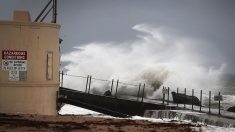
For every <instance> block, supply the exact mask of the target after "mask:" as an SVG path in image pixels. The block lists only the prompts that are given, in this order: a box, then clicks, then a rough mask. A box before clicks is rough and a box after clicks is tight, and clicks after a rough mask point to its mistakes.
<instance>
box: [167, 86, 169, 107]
mask: <svg viewBox="0 0 235 132" xmlns="http://www.w3.org/2000/svg"><path fill="white" fill-rule="evenodd" d="M169 98H170V87H168V89H167V105H169V101H170V99H169Z"/></svg>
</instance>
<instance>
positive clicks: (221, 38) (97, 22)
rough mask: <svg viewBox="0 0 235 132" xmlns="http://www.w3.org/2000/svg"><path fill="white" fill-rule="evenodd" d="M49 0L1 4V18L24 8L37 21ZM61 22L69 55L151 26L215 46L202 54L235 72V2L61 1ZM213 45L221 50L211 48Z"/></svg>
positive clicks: (7, 0) (8, 0)
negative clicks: (77, 48)
mask: <svg viewBox="0 0 235 132" xmlns="http://www.w3.org/2000/svg"><path fill="white" fill-rule="evenodd" d="M47 1H48V0H1V1H0V19H2V20H10V19H11V17H12V12H13V10H14V9H18V10H20V9H24V10H29V11H30V12H31V16H32V19H33V20H34V19H35V18H36V16H37V14H38V13H39V12H40V11H41V10H42V8H43V7H44V5H45V4H46V3H47ZM58 23H59V24H61V25H62V28H61V32H60V34H61V38H62V39H63V40H64V41H63V46H62V52H63V53H65V52H69V51H71V50H73V49H72V47H74V46H76V45H82V44H86V43H90V42H93V41H96V42H97V41H100V42H107V41H121V42H123V41H128V40H134V39H136V31H134V30H132V27H133V26H134V25H136V24H141V23H148V24H152V25H156V26H163V27H167V28H170V29H174V31H176V33H177V34H178V35H180V36H186V37H193V38H198V39H201V40H205V41H208V42H210V43H212V44H213V45H205V47H206V48H203V47H202V48H201V49H200V50H202V51H203V50H205V51H203V53H204V54H206V55H208V56H210V55H211V53H213V54H212V57H216V56H213V55H214V54H216V53H215V52H218V54H220V55H222V56H223V57H220V56H217V57H218V58H220V59H221V58H223V59H225V60H226V62H227V63H228V71H229V72H233V73H235V72H234V71H235V59H234V56H235V52H234V49H235V44H234V42H235V36H234V35H235V25H234V24H235V1H234V0H58ZM210 46H213V47H214V49H216V50H215V51H211V50H208V49H209V47H210Z"/></svg>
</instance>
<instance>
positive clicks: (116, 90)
mask: <svg viewBox="0 0 235 132" xmlns="http://www.w3.org/2000/svg"><path fill="white" fill-rule="evenodd" d="M118 83H119V79H118V80H117V85H116V92H115V98H117V92H118V91H117V89H118Z"/></svg>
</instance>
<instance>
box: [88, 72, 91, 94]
mask: <svg viewBox="0 0 235 132" xmlns="http://www.w3.org/2000/svg"><path fill="white" fill-rule="evenodd" d="M91 77H92V76H91V75H90V82H89V89H88V94H89V93H90V89H91Z"/></svg>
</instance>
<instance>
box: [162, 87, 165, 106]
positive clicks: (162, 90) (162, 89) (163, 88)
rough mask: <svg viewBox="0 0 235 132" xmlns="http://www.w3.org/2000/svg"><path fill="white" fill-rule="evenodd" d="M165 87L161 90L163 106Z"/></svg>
mask: <svg viewBox="0 0 235 132" xmlns="http://www.w3.org/2000/svg"><path fill="white" fill-rule="evenodd" d="M164 90H165V87H164V86H163V88H162V104H163V105H165V93H164Z"/></svg>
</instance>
